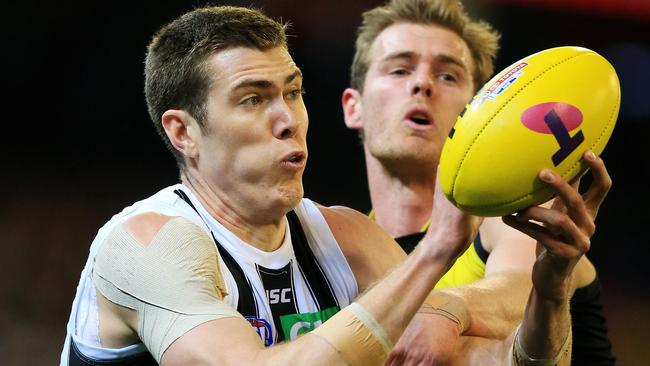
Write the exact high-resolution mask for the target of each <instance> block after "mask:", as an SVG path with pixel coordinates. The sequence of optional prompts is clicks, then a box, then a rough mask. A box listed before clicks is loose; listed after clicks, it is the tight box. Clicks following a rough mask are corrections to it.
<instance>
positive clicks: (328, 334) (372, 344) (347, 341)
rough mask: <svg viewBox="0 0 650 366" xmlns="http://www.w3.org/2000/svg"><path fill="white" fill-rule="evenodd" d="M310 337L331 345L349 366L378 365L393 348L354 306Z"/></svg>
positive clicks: (362, 310) (369, 317) (360, 308)
mask: <svg viewBox="0 0 650 366" xmlns="http://www.w3.org/2000/svg"><path fill="white" fill-rule="evenodd" d="M311 333H312V334H314V335H316V336H319V337H321V338H323V339H324V340H325V341H327V343H329V344H330V345H332V347H334V348H335V349H336V350H337V351H338V352H339V354H340V355H341V358H342V359H343V361H345V362H346V363H347V364H348V365H351V366H356V365H359V366H364V365H382V364H383V363H384V361H385V360H386V357H388V354H389V353H390V351H391V350H392V348H393V343H392V342H391V340H390V338H388V335H387V334H386V332H385V331H384V328H382V326H381V325H380V324H379V323H378V322H377V321H376V320H375V318H374V317H373V316H372V314H370V313H369V312H368V311H367V310H366V309H365V308H364V307H363V306H361V304H359V303H356V302H354V303H352V304H350V305H349V306H347V307H346V308H344V309H343V310H341V311H340V312H338V313H337V314H336V315H335V316H333V317H332V318H330V319H329V320H327V321H326V322H325V323H324V324H323V325H321V326H320V327H318V328H316V329H315V330H314V331H312V332H311Z"/></svg>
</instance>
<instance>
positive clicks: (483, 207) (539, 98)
mask: <svg viewBox="0 0 650 366" xmlns="http://www.w3.org/2000/svg"><path fill="white" fill-rule="evenodd" d="M620 99H621V92H620V86H619V82H618V77H617V75H616V71H615V70H614V68H613V67H612V65H610V63H609V62H607V60H606V59H605V58H603V57H602V56H601V55H599V54H598V53H596V52H594V51H592V50H589V49H586V48H581V47H557V48H551V49H547V50H544V51H541V52H538V53H535V54H533V55H531V56H528V57H526V58H524V59H522V60H520V61H517V62H515V63H514V64H512V65H511V66H509V67H507V68H506V69H504V70H503V71H502V72H500V73H499V74H497V75H496V76H495V77H493V78H492V79H491V80H490V81H488V82H487V83H486V84H485V85H484V86H483V88H482V89H481V90H480V91H479V92H478V93H477V94H476V95H475V96H474V98H473V99H472V101H471V102H470V104H469V105H467V106H466V107H465V109H464V110H463V112H462V113H461V114H460V116H459V117H458V119H457V121H456V123H455V125H454V127H453V128H452V130H451V132H450V134H449V137H448V138H447V140H446V142H445V145H444V146H443V149H442V155H441V157H440V183H441V186H442V190H443V192H444V193H445V195H446V196H447V198H448V199H449V200H450V201H451V202H452V203H453V204H454V205H456V206H457V207H459V208H460V209H462V210H464V211H466V212H469V213H472V214H475V215H480V216H502V215H507V214H511V213H513V212H517V211H519V210H521V209H523V208H525V207H528V206H531V205H538V204H540V203H543V202H545V201H547V200H549V199H550V198H551V197H552V196H553V191H552V190H551V189H549V188H548V186H547V185H545V184H544V183H542V182H541V181H540V180H539V178H538V174H539V172H540V170H542V169H543V168H550V169H552V170H554V171H555V172H557V173H558V174H559V175H561V176H562V177H563V178H564V179H567V180H571V179H572V178H574V177H576V176H577V175H578V174H581V173H582V172H584V171H585V169H586V165H585V164H584V162H583V161H582V155H583V153H584V152H585V151H586V150H589V149H591V150H593V152H594V153H596V154H600V153H601V152H602V151H603V149H604V148H605V145H606V144H607V141H608V140H609V137H610V136H611V134H612V130H613V129H614V125H615V124H616V118H617V116H618V110H619V105H620Z"/></svg>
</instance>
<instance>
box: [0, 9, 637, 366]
mask: <svg viewBox="0 0 650 366" xmlns="http://www.w3.org/2000/svg"><path fill="white" fill-rule="evenodd" d="M229 3H230V4H237V5H251V4H252V5H255V6H257V7H260V8H262V9H264V10H265V11H266V12H267V13H268V14H270V15H272V16H273V17H276V18H280V17H281V18H282V19H283V20H285V21H290V22H291V23H292V24H293V26H292V29H291V31H290V33H291V34H292V36H291V38H290V46H291V49H292V52H293V54H294V57H295V59H296V61H297V63H298V65H299V66H300V67H301V68H302V70H303V72H304V74H305V87H306V89H307V95H306V96H305V99H306V104H307V107H308V110H309V112H310V133H309V146H310V162H309V166H308V168H307V172H306V174H305V187H306V196H308V197H310V198H312V199H314V200H316V201H319V202H321V203H324V204H327V205H333V204H345V205H348V206H352V207H354V208H357V209H359V210H362V211H366V210H368V208H369V199H368V193H367V189H366V187H365V168H364V165H363V160H362V159H363V158H362V150H361V147H360V145H359V143H358V139H357V137H356V134H355V133H353V132H351V131H349V130H347V129H346V128H345V126H344V124H343V120H342V112H341V108H340V95H341V92H342V90H343V89H344V88H345V87H346V86H347V83H348V66H349V64H350V62H351V59H352V54H353V43H354V29H355V27H356V26H357V25H358V24H359V22H360V14H361V12H362V11H363V10H365V9H368V8H371V7H373V6H375V5H377V4H379V3H380V2H379V1H371V0H363V1H360V0H357V1H350V2H347V3H344V2H339V1H313V2H307V1H292V0H276V1H259V0H248V1H231V2H229ZM204 4H205V2H196V1H186V2H182V1H176V2H170V1H149V0H147V1H139V2H135V1H133V2H120V1H112V2H98V1H89V2H85V3H83V4H77V5H73V4H67V3H66V2H37V1H34V0H26V1H23V2H20V4H19V3H13V4H11V5H9V4H3V6H2V8H3V9H4V11H3V21H2V22H1V23H0V27H1V28H0V29H2V32H1V33H0V34H2V51H1V53H0V62H1V65H2V69H1V70H2V72H1V75H2V76H1V79H0V80H2V84H1V88H2V93H1V94H2V97H1V100H2V101H3V105H4V107H2V108H0V119H2V121H3V125H2V127H0V128H1V130H0V131H1V132H2V135H1V136H2V143H1V144H0V146H1V148H0V149H2V150H1V151H0V153H1V155H0V156H2V158H3V161H4V164H3V165H4V173H3V176H4V178H3V179H2V180H0V181H1V183H0V188H2V190H1V192H2V193H3V197H4V199H3V204H2V205H1V206H0V243H1V245H2V246H1V248H2V251H4V252H5V254H4V255H1V256H0V270H1V271H2V272H3V276H1V277H0V365H50V364H55V363H58V357H59V352H60V349H61V345H62V343H63V338H64V334H65V323H66V321H67V317H68V312H69V310H70V305H71V301H72V298H73V296H74V291H75V288H76V285H77V282H78V278H79V273H80V271H81V269H82V267H83V264H84V262H85V260H86V257H87V250H88V247H89V245H90V242H91V240H92V238H93V237H94V234H95V232H96V231H97V229H98V228H99V227H100V226H101V225H102V224H103V223H104V222H105V221H106V220H108V219H109V218H110V216H111V215H113V214H114V213H116V212H118V211H119V210H121V209H122V208H123V207H124V206H126V205H127V204H130V203H132V202H133V201H135V200H138V199H141V198H144V197H146V196H148V195H150V194H151V193H153V192H155V191H157V190H158V189H160V188H162V187H164V186H167V185H169V184H172V183H175V182H176V181H177V172H176V168H175V164H174V162H173V160H172V157H171V155H170V154H169V153H168V152H167V151H165V149H164V147H163V145H162V143H161V142H160V141H159V140H158V137H157V135H156V134H155V132H154V128H153V125H152V123H151V122H150V120H149V117H148V115H147V112H146V106H145V102H144V96H143V91H142V90H143V71H142V70H143V59H144V52H145V47H146V45H147V43H148V41H149V39H150V38H151V36H152V35H153V33H154V32H155V31H156V30H157V29H158V28H159V27H160V26H161V25H163V24H164V23H167V22H169V21H171V20H172V19H173V18H175V17H176V16H178V15H180V14H181V13H183V12H185V11H187V10H190V9H192V8H193V7H195V6H197V5H204ZM465 4H466V7H467V8H468V10H469V11H470V13H471V14H473V15H474V16H475V17H480V18H483V19H485V20H487V21H489V22H491V23H492V24H493V25H494V26H495V28H497V29H498V30H500V31H501V32H502V34H503V37H502V48H501V51H500V53H499V57H498V60H497V70H500V69H502V68H504V67H506V66H507V65H509V64H511V63H512V62H514V61H516V60H518V59H520V58H522V57H525V56H527V55H529V54H531V53H534V52H537V51H540V50H542V49H545V48H549V47H554V46H561V45H575V46H584V47H588V48H591V49H593V50H595V51H597V52H599V53H601V54H602V55H604V56H605V57H606V58H608V59H609V60H610V62H611V63H612V64H613V65H614V66H615V67H616V69H617V71H618V73H619V76H620V80H621V86H622V95H623V99H622V108H621V112H620V115H619V119H618V124H617V127H616V129H615V131H614V134H613V136H612V139H611V141H610V143H609V145H608V146H607V148H606V150H605V152H604V154H603V156H604V158H605V160H606V162H607V166H608V169H609V171H610V174H611V175H612V177H613V179H614V187H613V189H612V191H611V192H610V195H609V197H608V200H607V201H606V203H605V204H604V206H603V207H602V209H601V213H600V216H599V218H598V220H597V225H598V232H597V234H596V236H595V237H594V238H593V246H592V250H591V251H590V253H589V256H590V257H591V258H592V260H593V262H594V263H595V264H596V267H597V268H598V270H599V272H600V275H601V277H602V280H603V283H604V303H605V312H606V314H607V317H608V322H609V326H610V334H611V338H612V340H613V343H614V351H615V354H616V355H617V356H618V359H619V364H620V365H642V364H647V362H648V361H647V360H648V359H650V351H649V349H650V347H648V346H647V344H646V343H647V341H646V339H647V336H646V333H647V328H648V327H649V326H650V291H648V284H647V283H648V280H647V278H648V275H649V274H650V269H648V265H647V263H648V260H647V259H646V258H647V256H648V249H647V246H648V244H649V243H648V240H647V239H646V234H645V232H643V227H645V225H648V224H649V219H650V215H648V213H647V209H648V204H649V203H650V202H649V200H648V194H647V187H648V178H649V176H648V174H649V173H648V172H649V167H650V164H648V156H647V142H646V141H647V136H648V133H649V132H650V127H649V126H648V123H649V122H650V97H649V93H648V91H647V89H648V87H649V86H650V71H649V70H650V1H649V0H627V1H625V0H611V1H606V0H600V1H596V0H591V1H585V0H571V1H569V0H546V1H543V0H537V1H534V0H528V1H526V0H519V1H516V0H510V1H507V0H504V1H496V0H466V2H465Z"/></svg>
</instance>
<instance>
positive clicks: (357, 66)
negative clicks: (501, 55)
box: [350, 0, 499, 91]
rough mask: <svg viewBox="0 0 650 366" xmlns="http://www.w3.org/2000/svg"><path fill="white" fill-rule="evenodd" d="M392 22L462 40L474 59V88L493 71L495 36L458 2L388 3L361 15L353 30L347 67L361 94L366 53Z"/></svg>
mask: <svg viewBox="0 0 650 366" xmlns="http://www.w3.org/2000/svg"><path fill="white" fill-rule="evenodd" d="M396 23H415V24H425V25H426V24H436V25H440V26H443V27H446V28H449V29H450V30H452V31H453V32H455V33H456V34H458V35H459V36H460V38H462V39H463V41H465V43H466V44H467V47H468V48H469V50H470V52H471V54H472V58H473V59H474V65H475V66H474V70H473V71H472V77H473V81H474V88H475V89H478V88H479V87H480V86H481V85H483V84H484V83H485V82H486V81H488V79H489V78H490V76H491V75H492V73H493V72H494V58H495V57H496V53H497V50H498V48H499V33H498V32H496V31H495V30H493V29H492V27H491V26H490V25H489V24H487V23H486V22H483V21H474V20H472V19H470V17H469V15H468V14H467V12H466V11H465V9H464V8H463V5H462V4H461V3H460V1H458V0H391V1H389V2H388V3H386V4H385V5H383V6H380V7H376V8H374V9H371V10H368V11H366V12H364V13H363V21H362V23H361V26H359V28H358V29H357V40H356V45H355V48H356V52H355V54H354V60H353V61H352V66H351V68H350V85H351V86H352V88H354V89H357V90H359V91H363V83H364V81H365V78H366V73H367V72H368V66H369V64H370V60H369V59H368V57H369V55H368V54H369V52H370V47H371V46H372V43H373V42H374V40H375V38H377V36H379V34H380V33H381V32H382V31H383V30H384V29H386V28H388V27H390V26H391V25H393V24H396Z"/></svg>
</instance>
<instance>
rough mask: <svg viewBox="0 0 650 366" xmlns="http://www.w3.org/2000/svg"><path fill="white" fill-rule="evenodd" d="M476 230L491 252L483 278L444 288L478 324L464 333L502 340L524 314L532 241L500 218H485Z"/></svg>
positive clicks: (533, 245)
mask: <svg viewBox="0 0 650 366" xmlns="http://www.w3.org/2000/svg"><path fill="white" fill-rule="evenodd" d="M479 232H480V234H481V242H482V244H483V245H484V247H485V249H486V250H487V251H489V252H490V256H489V257H488V260H487V262H486V266H485V276H484V278H483V279H481V280H478V281H476V282H473V283H471V284H468V285H465V286H461V287H456V288H449V289H446V290H444V291H445V292H448V293H451V294H454V295H456V296H460V297H462V298H463V299H464V300H465V302H466V303H467V306H468V311H469V313H470V314H471V317H472V319H473V320H474V323H475V325H478V324H480V325H481V326H480V328H479V327H478V326H476V327H474V329H469V331H468V332H466V334H469V335H472V334H473V335H481V336H488V337H493V338H497V339H503V338H505V337H506V336H508V335H509V334H510V333H511V332H512V330H513V329H514V327H515V326H516V325H517V324H519V322H520V321H521V319H522V316H523V312H524V307H525V305H526V301H527V299H528V294H529V293H530V288H531V286H532V283H531V279H530V274H531V270H532V267H533V263H534V262H535V240H534V239H533V238H531V237H529V236H527V235H525V234H523V233H521V232H519V231H517V230H515V229H513V228H511V227H509V226H507V225H505V224H504V223H503V221H502V220H501V218H494V217H490V218H486V219H485V220H484V221H483V224H482V225H481V227H480V229H479Z"/></svg>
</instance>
